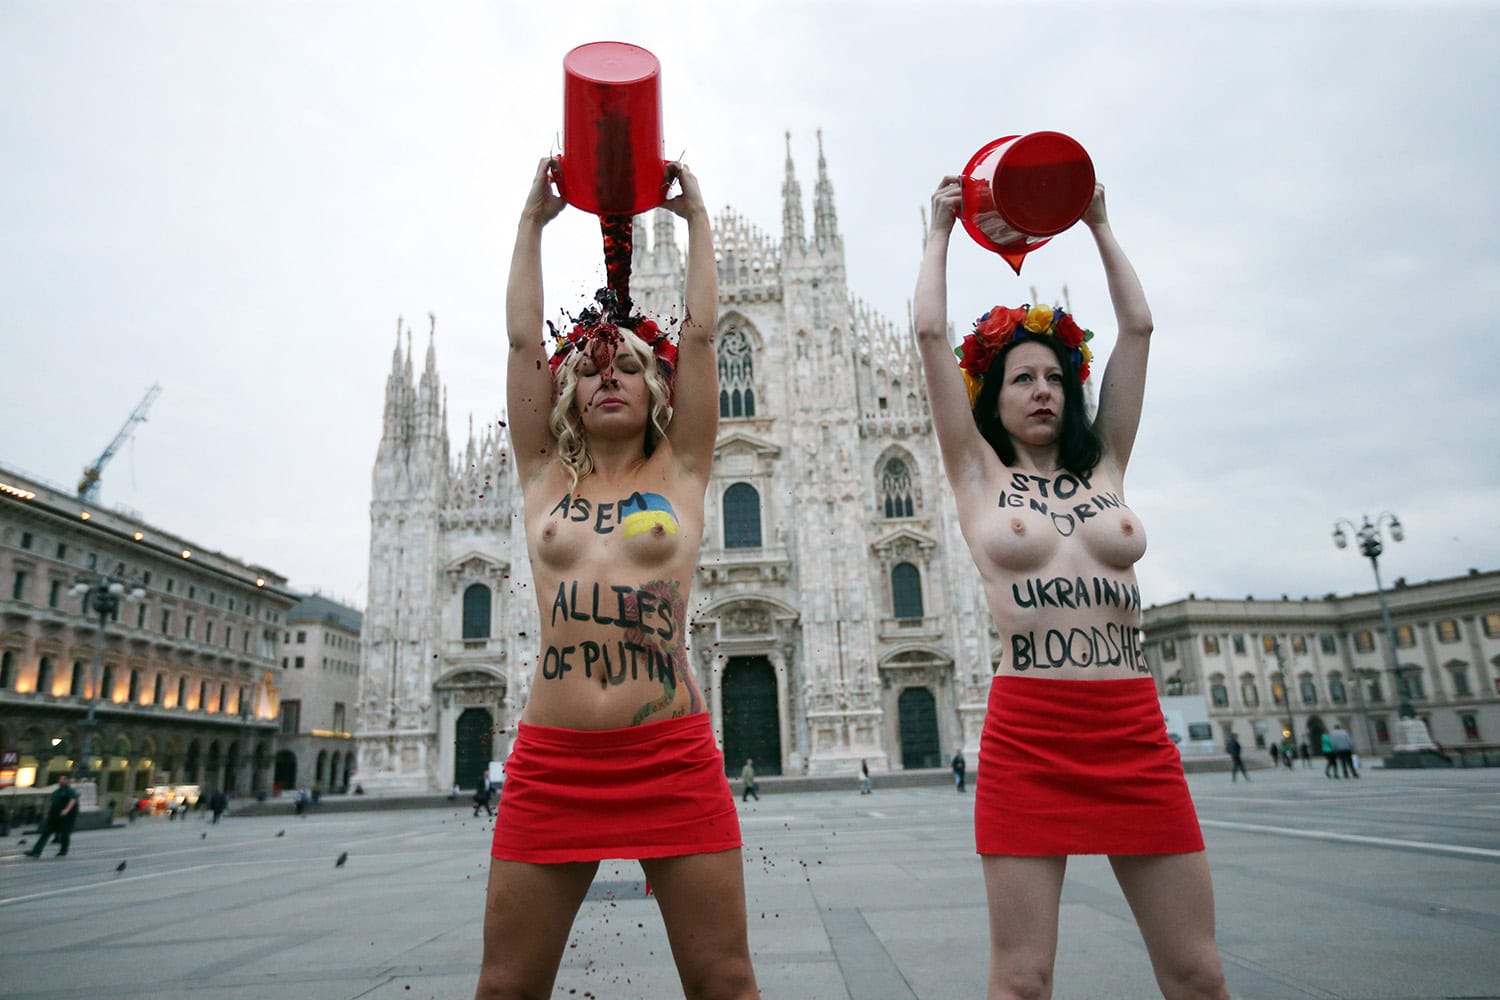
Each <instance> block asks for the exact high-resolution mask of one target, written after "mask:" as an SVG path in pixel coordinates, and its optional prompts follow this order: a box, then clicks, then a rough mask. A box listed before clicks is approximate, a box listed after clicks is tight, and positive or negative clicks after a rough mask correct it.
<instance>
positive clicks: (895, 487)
mask: <svg viewBox="0 0 1500 1000" xmlns="http://www.w3.org/2000/svg"><path fill="white" fill-rule="evenodd" d="M879 505H880V508H881V510H883V511H884V512H885V516H886V517H888V518H889V517H911V516H912V515H913V514H914V513H915V512H916V505H915V504H914V503H912V488H911V473H910V472H908V471H907V470H906V463H905V462H903V461H902V460H901V459H899V458H893V459H891V460H890V461H888V462H886V463H885V468H884V469H882V470H881V472H880V498H879Z"/></svg>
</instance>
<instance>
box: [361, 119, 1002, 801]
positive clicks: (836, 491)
mask: <svg viewBox="0 0 1500 1000" xmlns="http://www.w3.org/2000/svg"><path fill="white" fill-rule="evenodd" d="M782 195H783V211H782V232H781V238H780V239H779V240H775V239H773V238H771V237H770V236H768V235H767V234H765V233H764V232H763V231H761V230H759V229H757V228H756V227H754V226H752V225H750V224H749V223H747V222H746V220H744V219H743V218H741V217H740V216H738V215H737V214H735V213H733V212H732V211H730V210H728V209H726V210H725V211H723V212H722V213H720V214H719V216H718V217H717V218H716V219H715V221H714V227H713V228H714V241H715V246H716V248H717V251H718V256H719V329H718V348H719V381H720V422H719V435H718V445H717V449H716V452H715V459H714V475H713V478H712V481H711V483H710V485H709V495H708V500H707V503H706V511H707V523H706V526H705V534H704V539H703V548H702V552H701V555H700V567H699V571H698V576H697V579H696V580H695V581H694V586H693V603H692V609H691V611H690V617H691V629H692V639H691V656H692V661H693V665H694V669H695V670H696V671H697V677H698V680H699V682H700V684H701V686H702V688H703V691H704V695H705V697H706V698H707V700H708V702H709V704H710V706H711V710H712V713H713V723H714V729H715V732H716V733H717V734H718V736H719V738H720V740H721V741H722V746H723V748H724V755H725V759H726V761H727V762H728V767H729V770H730V771H731V772H733V773H738V770H739V765H740V764H742V763H743V762H744V760H745V758H747V757H753V758H754V759H755V762H756V769H757V771H759V772H760V773H761V774H811V775H827V774H849V775H853V774H855V773H856V772H858V770H859V767H860V762H861V761H862V760H863V761H867V762H868V763H869V766H870V770H871V771H872V772H877V773H878V772H880V771H885V770H896V769H902V768H916V767H938V766H943V765H945V764H946V763H947V762H948V760H949V759H950V758H951V756H952V755H953V753H954V752H955V751H956V750H959V749H963V750H964V752H965V754H966V756H968V757H969V758H970V760H971V761H972V760H973V759H974V755H975V754H977V751H978V746H979V733H980V728H981V726H982V724H983V717H984V708H985V698H986V696H987V694H988V689H989V680H990V676H991V674H992V672H993V663H994V660H995V657H997V656H998V647H997V646H996V640H995V636H994V633H993V631H992V629H991V626H990V623H989V616H988V613H987V612H986V610H985V608H984V603H983V596H982V594H981V592H980V587H979V578H978V574H977V572H976V571H975V570H974V568H973V564H972V563H971V561H970V559H969V556H968V551H967V549H966V547H965V546H964V543H963V540H962V538H961V537H960V535H959V531H958V523H957V518H956V515H955V511H954V505H953V499H952V495H951V493H950V491H949V489H948V484H947V481H946V479H945V477H944V475H943V469H942V465H941V462H940V459H939V457H938V450H937V443H936V440H935V438H934V437H933V433H932V425H931V420H930V417H929V412H928V406H927V397H926V388H925V385H924V383H923V381H922V375H921V371H920V368H919V361H918V358H917V354H916V348H915V344H914V340H913V337H912V335H911V331H910V329H907V328H900V329H898V327H897V326H896V325H895V324H893V323H891V322H890V321H889V320H887V319H885V318H882V317H881V316H879V315H877V314H876V313H874V312H873V311H872V310H871V309H870V308H869V307H867V306H866V305H865V304H863V303H862V302H860V301H859V300H858V299H857V298H855V297H853V296H851V294H850V292H849V288H848V283H847V279H846V275H845V268H844V249H843V242H842V240H841V238H840V235H839V230H838V222H837V216H836V213H835V210H834V199H833V188H832V185H831V184H830V183H829V180H828V172H827V165H826V162H825V160H824V157H823V152H822V140H821V136H820V137H819V151H818V179H817V185H816V189H815V192H814V197H813V224H812V227H811V228H812V232H811V235H810V236H809V235H808V233H807V230H806V226H805V223H804V215H803V203H802V194H801V186H800V184H799V183H798V181H797V178H796V174H795V171H794V169H793V163H792V157H791V151H790V145H789V146H788V152H787V159H786V174H785V179H784V181H783V185H782ZM673 223H674V217H672V216H671V215H669V214H668V213H666V212H663V211H658V212H656V213H655V214H654V216H653V217H651V218H650V219H647V218H646V217H641V218H638V219H637V220H636V226H635V240H634V256H633V262H632V278H631V290H632V293H633V295H634V297H635V299H636V301H637V303H638V304H639V305H640V306H642V307H643V308H644V309H645V310H646V311H647V312H648V313H655V314H657V315H661V316H671V315H674V314H676V310H677V308H678V304H679V303H681V302H682V301H683V287H682V286H683V253H682V251H681V250H680V248H679V247H678V245H677V242H676V239H675V234H674V228H673ZM648 229H649V230H650V231H649V233H648V231H647V230H648ZM446 428H447V405H446V400H445V398H444V395H443V390H442V387H441V383H440V382H439V378H438V373H437V361H436V354H435V349H434V347H433V346H432V344H431V341H430V340H429V346H428V349H427V356H426V366H425V368H424V370H423V372H422V375H421V377H420V379H419V380H414V372H413V368H412V360H411V349H410V346H409V333H408V347H407V350H406V353H405V356H404V357H403V355H402V352H401V349H400V326H399V324H398V331H397V349H396V353H395V356H394V357H393V359H392V368H391V374H390V376H389V378H388V379H387V383H386V399H385V417H384V427H383V432H382V436H381V441H380V447H379V451H378V453H377V456H376V459H375V469H374V482H373V496H372V500H371V505H370V567H369V589H368V592H367V598H368V606H367V609H366V612H365V618H364V623H365V624H364V629H365V631H364V643H363V647H364V653H363V659H364V662H363V664H362V670H361V687H360V699H359V721H358V728H357V732H356V737H357V742H358V748H359V767H358V775H357V777H356V779H355V780H356V781H358V782H359V783H360V784H362V785H363V786H364V787H365V789H366V790H367V791H370V792H375V793H399V792H427V791H436V790H444V789H448V788H450V787H451V786H452V785H454V784H458V785H460V786H463V787H471V786H472V785H473V783H474V782H475V781H476V780H477V778H478V775H479V773H480V771H481V769H482V768H483V767H484V765H485V763H486V762H487V761H489V760H491V759H501V758H503V756H504V755H505V752H506V751H507V749H508V746H509V740H510V739H511V738H512V737H513V735H514V732H515V726H516V723H517V722H518V721H519V719H520V717H521V711H522V709H523V708H524V706H525V703H526V696H527V692H528V687H529V684H530V679H531V673H532V671H533V670H534V668H535V663H536V656H537V636H538V634H539V620H538V613H537V605H536V598H535V595H534V594H533V593H532V592H531V588H530V575H531V574H530V569H529V565H528V562H527V556H526V548H525V540H524V536H523V534H522V531H521V521H520V495H519V490H518V488H517V484H516V479H515V475H514V472H513V468H512V465H511V462H510V452H509V445H508V439H507V436H506V434H505V432H504V429H503V425H496V426H493V427H490V428H488V429H485V430H483V431H481V432H480V433H479V434H478V435H477V436H476V434H475V433H474V430H473V428H472V427H471V428H470V433H469V439H468V441H467V443H466V445H465V447H464V450H463V451H462V452H461V453H460V454H459V455H457V456H456V457H455V456H453V454H452V452H451V451H450V447H449V440H448V435H447V429H446Z"/></svg>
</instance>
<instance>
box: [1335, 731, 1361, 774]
mask: <svg viewBox="0 0 1500 1000" xmlns="http://www.w3.org/2000/svg"><path fill="white" fill-rule="evenodd" d="M1328 741H1329V743H1330V744H1332V746H1333V752H1334V755H1335V756H1336V757H1337V758H1338V762H1339V770H1341V771H1342V772H1343V775H1344V777H1346V778H1357V777H1359V768H1357V767H1355V766H1354V737H1352V736H1350V735H1349V731H1348V730H1347V729H1345V728H1344V727H1343V724H1342V723H1338V722H1335V723H1334V724H1333V732H1332V733H1330V734H1329V736H1328Z"/></svg>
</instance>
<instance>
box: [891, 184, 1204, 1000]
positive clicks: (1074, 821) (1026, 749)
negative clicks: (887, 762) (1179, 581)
mask: <svg viewBox="0 0 1500 1000" xmlns="http://www.w3.org/2000/svg"><path fill="white" fill-rule="evenodd" d="M967 187H968V182H967V181H966V180H965V179H964V178H960V177H945V178H943V180H942V182H941V184H940V185H939V187H938V189H937V191H936V193H934V195H933V197H932V213H931V224H930V228H929V231H928V234H927V243H926V247H925V249H924V253H923V259H922V266H921V273H920V275H919V277H918V279H917V288H916V295H915V298H914V302H913V305H914V320H915V323H914V325H915V332H916V338H917V348H918V351H919V352H920V355H921V358H922V367H923V370H924V374H925V377H926V380H927V398H928V401H929V407H930V417H931V420H932V427H933V430H934V432H935V434H936V436H937V440H938V445H939V446H940V448H941V451H942V456H943V463H942V464H943V469H944V471H945V472H946V473H947V476H948V481H949V484H950V485H951V486H952V490H953V496H954V500H955V502H956V505H957V509H958V523H959V527H960V529H961V533H962V535H963V537H964V539H965V540H966V541H967V542H968V545H969V554H970V556H971V557H972V558H973V560H974V562H975V564H976V566H977V567H978V570H979V577H980V579H981V581H982V582H983V586H984V590H985V596H986V598H987V603H988V605H989V608H990V611H991V614H992V615H993V616H994V625H995V627H996V629H997V630H998V634H999V637H1000V639H999V645H1000V648H1001V649H1002V650H1003V651H1004V654H1005V655H1003V656H1001V657H998V661H999V666H998V667H997V668H996V670H995V675H994V678H993V679H992V681H991V685H990V692H989V704H988V709H987V711H986V713H985V721H984V729H983V733H982V736H981V739H980V745H979V780H978V781H977V783H976V785H975V789H974V820H975V830H974V832H975V842H976V846H977V849H978V853H979V854H980V856H981V858H982V861H983V871H984V880H985V895H986V898H987V900H988V904H989V905H988V909H989V928H990V964H989V968H990V975H989V995H990V996H991V997H1010V996H1047V995H1051V993H1052V989H1053V964H1054V960H1055V958H1056V954H1057V932H1058V921H1059V917H1060V910H1061V897H1062V887H1063V876H1064V873H1065V872H1066V870H1067V864H1068V856H1069V855H1073V854H1105V855H1108V856H1109V859H1110V865H1111V867H1112V868H1113V869H1114V873H1115V878H1116V879H1117V880H1118V881H1119V883H1120V888H1121V889H1122V890H1123V891H1124V894H1125V898H1126V900H1127V902H1128V903H1129V905H1130V910H1131V912H1132V914H1133V915H1134V916H1135V919H1136V922H1137V924H1138V926H1139V927H1140V930H1141V934H1142V937H1143V938H1144V939H1145V940H1146V942H1147V944H1148V947H1147V952H1148V954H1149V955H1150V958H1151V964H1152V968H1153V970H1154V971H1155V973H1156V981H1157V983H1158V984H1159V985H1160V987H1161V989H1162V992H1163V993H1164V994H1166V995H1167V996H1170V997H1174V998H1178V997H1189V996H1191V997H1195V998H1214V1000H1227V997H1228V992H1227V989H1226V987H1225V983H1224V972H1223V967H1222V963H1221V962H1220V959H1219V953H1218V946H1217V945H1216V944H1215V942H1214V901H1213V885H1212V880H1211V878H1210V874H1209V868H1208V859H1207V856H1206V855H1205V853H1204V846H1203V835H1202V832H1201V831H1200V829H1199V825H1198V817H1197V814H1196V813H1195V811H1194V809H1193V800H1192V797H1191V796H1190V795H1189V793H1188V787H1187V779H1186V777H1185V776H1184V774H1183V767H1182V756H1181V754H1180V753H1179V752H1178V750H1177V746H1176V745H1175V744H1174V743H1173V742H1172V740H1171V738H1170V737H1169V736H1168V734H1167V730H1166V726H1165V725H1164V723H1163V720H1162V709H1161V702H1160V700H1159V699H1158V697H1157V691H1156V682H1155V680H1154V679H1153V678H1152V677H1151V676H1150V674H1149V672H1148V666H1147V660H1146V656H1145V652H1144V650H1143V649H1142V648H1141V641H1140V638H1139V635H1140V627H1141V612H1140V608H1139V603H1138V602H1136V601H1131V602H1119V601H1114V600H1085V599H1084V591H1083V589H1082V588H1084V584H1085V583H1086V582H1087V581H1088V580H1090V579H1092V580H1093V581H1094V584H1093V586H1094V587H1096V588H1097V587H1099V586H1101V585H1103V586H1107V587H1109V588H1114V587H1119V588H1120V589H1121V590H1122V591H1124V592H1131V593H1133V592H1134V591H1135V589H1136V574H1135V569H1134V566H1135V563H1136V562H1137V561H1138V560H1139V559H1140V558H1141V556H1142V555H1143V554H1144V552H1145V550H1146V535H1145V531H1144V530H1143V528H1142V526H1141V522H1140V518H1139V517H1138V516H1137V515H1136V513H1135V512H1134V511H1133V510H1131V508H1130V507H1129V506H1128V505H1127V504H1126V502H1125V499H1124V497H1125V485H1124V480H1125V468H1126V465H1127V463H1128V462H1129V460H1130V456H1131V452H1132V450H1133V448H1134V445H1135V436H1136V429H1137V427H1138V426H1139V425H1140V418H1141V401H1142V399H1143V398H1144V394H1145V381H1146V362H1147V356H1148V353H1149V350H1150V343H1151V332H1152V318H1151V310H1150V307H1149V306H1148V305H1147V304H1146V297H1145V293H1144V292H1143V291H1142V289H1141V284H1140V281H1139V279H1137V277H1136V275H1135V271H1134V269H1133V268H1132V267H1131V265H1130V262H1129V261H1128V260H1127V259H1126V257H1125V254H1124V251H1123V250H1121V249H1120V245H1119V243H1118V242H1117V241H1116V239H1115V237H1114V235H1113V232H1112V230H1111V228H1110V224H1109V220H1108V217H1107V213H1106V210H1105V200H1104V188H1103V186H1102V185H1098V184H1096V185H1095V187H1094V193H1093V199H1092V201H1091V203H1090V204H1089V206H1088V208H1087V210H1086V211H1085V213H1084V216H1083V220H1082V221H1083V222H1084V224H1085V225H1086V227H1087V228H1088V230H1089V231H1090V233H1091V234H1092V236H1093V238H1094V243H1095V245H1096V246H1097V248H1098V251H1099V258H1100V261H1101V263H1102V264H1103V268H1104V272H1105V276H1106V279H1107V283H1108V288H1109V296H1110V301H1111V303H1112V304H1113V306H1114V313H1115V319H1116V321H1117V323H1118V334H1117V336H1116V337H1115V338H1114V340H1115V343H1114V347H1113V351H1112V354H1111V357H1110V359H1109V364H1108V365H1107V366H1106V367H1105V369H1104V372H1103V377H1102V379H1100V380H1099V382H1098V383H1097V385H1099V386H1100V389H1099V396H1098V410H1097V416H1096V417H1095V418H1094V419H1093V420H1091V419H1090V418H1089V416H1088V409H1087V405H1086V401H1085V396H1084V385H1085V383H1086V382H1087V381H1088V378H1089V371H1090V364H1091V361H1092V357H1093V355H1092V352H1091V349H1090V348H1089V345H1088V340H1089V338H1090V337H1091V336H1092V333H1091V332H1090V331H1087V330H1084V329H1083V328H1082V327H1080V326H1079V325H1078V323H1077V322H1076V321H1075V320H1074V318H1073V317H1072V316H1071V315H1068V313H1067V312H1066V311H1065V310H1063V309H1060V308H1053V307H1049V306H1046V305H1041V304H1032V305H1023V306H1020V307H1017V308H1007V307H1004V306H996V307H994V308H992V309H990V310H989V311H988V312H986V313H984V314H983V315H982V316H980V317H979V319H978V320H977V321H976V322H975V323H974V327H973V332H972V333H970V334H969V335H968V336H966V337H964V339H963V342H962V344H961V346H960V347H959V349H958V352H957V353H958V356H959V362H958V365H956V366H955V365H954V363H953V361H954V353H955V352H954V349H953V345H952V344H951V343H950V341H949V338H948V329H949V322H948V302H947V299H948V290H947V263H948V240H949V236H950V235H951V233H952V231H953V225H954V221H955V219H956V217H957V214H958V211H959V209H960V206H961V205H962V204H965V203H970V196H969V193H967V192H966V188H967ZM976 214H977V216H978V219H979V220H984V221H976V223H975V225H976V229H978V227H980V226H984V225H987V224H994V223H995V222H996V221H998V213H995V212H994V211H993V210H992V209H982V210H980V211H979V212H978V213H976ZM969 221H970V220H969V219H968V218H967V217H966V219H965V222H966V223H967V222H969ZM998 225H999V226H1000V227H1001V228H1007V227H1005V225H1004V223H1003V221H998ZM982 231H984V232H988V231H989V230H982ZM1006 238H1008V237H1006ZM1014 266H1015V267H1016V268H1017V269H1019V261H1018V260H1017V261H1016V262H1015V264H1014ZM1198 343H1199V347H1197V348H1189V349H1196V350H1203V349H1207V348H1206V343H1205V342H1202V341H1200V342H1198ZM1074 580H1077V581H1079V584H1078V587H1079V588H1080V589H1079V590H1075V591H1073V593H1074V595H1075V600H1070V601H1068V602H1067V606H1066V608H1065V609H1064V610H1058V609H1059V607H1060V604H1059V602H1058V601H1057V600H1054V599H1051V598H1048V597H1044V596H1043V588H1044V587H1051V586H1053V585H1056V586H1062V585H1067V586H1068V587H1070V588H1071V587H1072V586H1073V584H1072V581H1074ZM1089 593H1102V592H1099V591H1089ZM1126 604H1128V605H1129V606H1128V607H1127V606H1125V605H1126ZM1088 635H1093V636H1114V637H1118V642H1116V641H1115V640H1113V639H1111V640H1109V642H1100V643H1098V644H1097V645H1096V646H1095V647H1094V648H1093V650H1094V651H1093V653H1092V655H1090V654H1089V653H1087V652H1075V650H1077V649H1078V648H1079V647H1084V648H1086V647H1087V643H1077V642H1074V639H1073V638H1072V637H1077V636H1088ZM1057 992H1058V995H1066V994H1068V993H1070V992H1074V991H1069V990H1066V989H1064V988H1059V989H1058V990H1057Z"/></svg>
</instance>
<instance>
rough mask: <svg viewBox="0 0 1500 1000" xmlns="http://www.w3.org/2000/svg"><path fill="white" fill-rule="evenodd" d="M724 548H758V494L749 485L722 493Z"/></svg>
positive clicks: (736, 484) (741, 485)
mask: <svg viewBox="0 0 1500 1000" xmlns="http://www.w3.org/2000/svg"><path fill="white" fill-rule="evenodd" d="M724 547H725V548H726V549H758V548H760V494H759V493H757V492H755V487H754V486H751V485H750V484H749V483H735V484H734V485H733V486H731V487H729V489H727V490H725V491H724Z"/></svg>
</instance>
